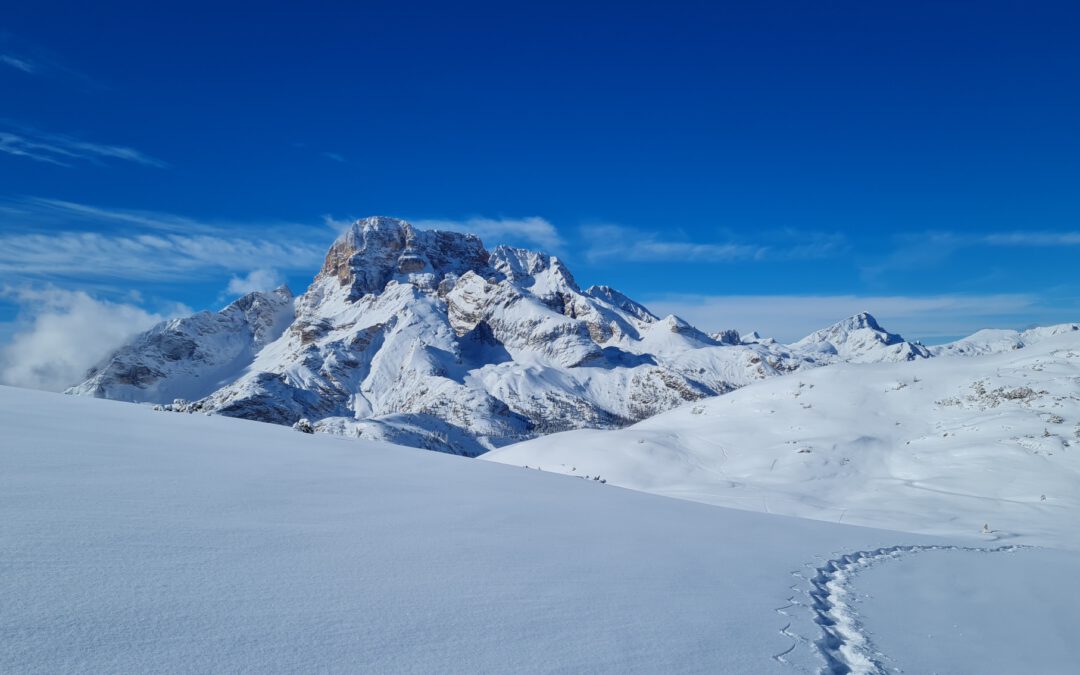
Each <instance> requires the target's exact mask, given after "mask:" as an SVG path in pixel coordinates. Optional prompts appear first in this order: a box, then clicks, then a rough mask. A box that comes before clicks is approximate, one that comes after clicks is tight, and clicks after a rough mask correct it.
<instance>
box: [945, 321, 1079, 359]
mask: <svg viewBox="0 0 1080 675" xmlns="http://www.w3.org/2000/svg"><path fill="white" fill-rule="evenodd" d="M1074 331H1080V324H1078V323H1061V324H1057V325H1055V326H1040V327H1038V328H1029V329H1028V330H1024V331H1016V330H1001V329H993V328H988V329H985V330H980V331H978V332H977V333H974V334H972V335H969V336H968V337H966V338H963V339H962V340H957V341H956V342H950V343H948V344H943V345H936V346H934V347H930V354H931V355H933V356H977V355H979V354H997V353H998V352H1007V351H1011V350H1013V349H1023V348H1024V347H1026V346H1027V345H1032V344H1036V343H1038V342H1040V341H1041V340H1045V339H1046V338H1049V337H1054V336H1055V335H1061V334H1062V333H1072V332H1074Z"/></svg>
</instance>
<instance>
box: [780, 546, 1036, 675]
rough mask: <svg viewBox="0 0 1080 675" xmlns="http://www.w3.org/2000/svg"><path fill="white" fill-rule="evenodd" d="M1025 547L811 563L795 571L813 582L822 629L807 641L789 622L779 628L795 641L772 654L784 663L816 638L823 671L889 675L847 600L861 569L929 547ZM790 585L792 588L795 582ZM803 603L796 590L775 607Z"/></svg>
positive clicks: (886, 552) (866, 554)
mask: <svg viewBox="0 0 1080 675" xmlns="http://www.w3.org/2000/svg"><path fill="white" fill-rule="evenodd" d="M1022 548H1025V547H1023V546H1015V545H1013V546H999V547H997V548H981V547H968V546H943V545H931V546H926V545H923V546H919V545H905V546H888V547H882V548H876V549H870V550H865V551H855V552H853V553H846V554H844V555H841V556H838V557H836V558H833V559H831V560H827V561H825V563H824V564H822V565H820V566H818V567H816V568H813V570H812V572H811V576H810V577H809V578H806V577H803V575H801V574H798V573H795V574H796V576H799V577H801V578H804V579H806V580H807V581H808V582H809V584H810V590H809V591H807V595H808V596H809V608H810V610H811V611H812V613H813V621H814V623H815V624H817V626H818V627H819V628H820V629H821V634H820V637H818V638H817V639H813V640H805V639H804V638H802V637H801V636H798V635H796V634H794V633H792V631H791V630H790V628H791V623H790V622H789V623H787V624H786V625H785V626H784V627H783V628H781V629H780V633H781V634H782V635H784V636H786V637H788V638H790V639H792V640H793V643H792V646H791V647H790V648H789V649H787V650H786V651H784V652H782V653H780V654H776V655H774V656H773V658H774V659H776V660H777V661H780V662H785V658H784V657H785V655H786V654H788V653H790V652H791V651H792V650H794V649H795V647H796V646H797V645H798V643H799V642H802V641H807V642H812V644H813V648H814V649H815V650H816V651H817V653H818V655H819V656H820V657H821V659H822V660H823V661H824V666H823V668H822V670H821V673H822V675H885V673H887V672H888V671H887V670H886V667H885V665H884V663H883V662H882V658H883V655H882V654H880V653H879V652H877V651H876V650H875V649H874V647H873V645H872V643H871V641H870V638H869V635H868V634H867V632H866V631H865V629H864V627H863V626H862V624H861V623H860V622H859V619H858V616H857V614H856V612H855V610H854V608H853V607H852V605H851V603H850V600H849V598H850V595H851V592H852V591H851V586H850V582H851V579H852V577H853V576H854V575H855V574H857V573H858V571H859V570H861V569H865V568H867V567H869V566H871V565H875V564H877V563H880V562H884V561H887V560H892V559H896V558H900V557H902V556H907V555H913V554H917V553H923V552H927V551H967V552H971V553H1003V552H1012V551H1017V550H1019V549H1022ZM792 588H793V590H794V589H795V588H797V586H793V587H792ZM802 604H803V603H801V602H799V601H798V599H797V597H796V596H795V595H793V596H792V597H791V598H789V600H788V604H787V605H784V606H783V607H779V608H777V609H776V612H777V613H778V614H781V615H783V616H785V617H786V616H789V615H788V613H787V610H788V609H790V608H791V607H794V606H798V605H802Z"/></svg>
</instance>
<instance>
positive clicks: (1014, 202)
mask: <svg viewBox="0 0 1080 675" xmlns="http://www.w3.org/2000/svg"><path fill="white" fill-rule="evenodd" d="M583 5H584V3H579V2H575V3H567V4H565V5H560V4H558V3H550V2H544V3H534V4H532V5H530V6H521V5H520V3H497V4H491V5H483V4H471V3H438V4H431V5H428V4H424V3H402V2H394V3H390V2H385V3H383V2H340V3H330V2H322V3H308V4H307V5H305V6H301V5H299V4H298V3H274V2H264V3H259V4H254V3H253V4H251V5H246V6H239V5H231V3H226V2H215V3H208V4H205V5H203V4H201V3H192V2H184V3H145V2H139V3H111V2H97V3H87V2H63V3H58V2H48V1H47V0H38V1H36V2H33V3H9V4H8V6H6V7H5V10H4V13H3V18H2V24H0V228H2V238H0V286H3V287H4V288H5V289H6V290H4V291H3V296H2V297H0V323H2V324H3V325H2V326H0V342H2V341H3V340H4V339H10V338H11V336H12V335H14V334H16V333H18V332H19V331H20V330H24V329H25V327H26V326H27V325H29V322H32V321H34V320H36V319H37V318H39V315H40V314H41V312H42V311H43V310H41V309H40V302H39V301H38V300H36V298H39V297H40V294H41V293H44V292H50V293H56V294H60V293H61V292H62V291H68V290H83V291H86V292H88V293H89V294H90V295H91V296H92V299H93V300H94V301H109V302H112V303H124V304H130V305H135V306H137V307H139V308H141V310H144V311H148V312H155V313H161V314H167V313H169V312H171V311H175V308H174V306H173V304H172V303H183V304H184V305H186V306H187V307H190V308H194V309H202V308H214V307H216V306H218V305H220V304H221V303H222V302H224V301H226V300H227V299H228V298H229V295H230V293H229V291H228V290H227V288H228V287H229V282H230V279H233V280H234V283H233V284H232V288H233V290H234V291H236V290H239V289H242V288H243V287H246V286H257V285H259V284H260V283H263V282H270V281H273V280H276V279H281V278H284V279H287V280H288V281H289V282H290V284H291V285H292V286H293V287H294V289H295V290H298V291H299V290H303V288H304V287H306V284H307V282H308V281H309V280H310V277H311V275H312V274H313V273H314V271H315V269H316V268H317V265H318V256H319V253H320V252H321V251H322V250H324V249H325V247H326V246H327V245H328V244H329V242H330V241H331V240H332V238H333V236H334V224H333V222H330V223H329V224H327V222H326V220H327V219H329V220H330V221H341V220H345V219H348V218H355V217H358V216H364V215H369V214H376V213H377V214H384V215H394V216H400V217H405V218H408V219H414V220H419V221H431V220H439V221H453V222H454V223H456V225H454V226H456V227H464V228H468V227H469V226H470V225H469V219H470V218H472V219H477V218H482V219H487V220H484V221H477V220H473V221H472V223H473V224H474V225H476V227H478V228H479V229H481V230H482V234H484V235H485V241H487V242H488V243H489V245H494V244H497V243H500V241H506V242H509V243H519V244H525V245H530V246H534V247H535V246H543V247H547V248H551V249H554V250H555V252H557V253H559V254H560V255H562V256H563V257H565V258H566V259H567V260H568V262H569V263H570V265H571V268H572V269H573V270H574V271H575V273H576V274H577V276H578V277H579V281H581V282H582V284H583V285H587V284H591V283H607V284H610V285H613V286H616V287H618V288H620V289H622V290H624V291H625V292H627V293H629V294H631V295H633V296H635V297H639V298H641V299H643V300H645V301H647V302H650V304H653V305H655V306H656V307H657V308H658V309H659V310H661V311H671V310H675V311H678V312H679V313H681V314H683V315H686V316H687V317H688V318H690V319H691V320H694V321H696V322H698V323H699V324H700V325H701V326H702V327H703V328H707V329H718V328H722V327H726V326H735V327H739V328H744V329H746V328H754V327H760V328H762V329H764V330H765V331H766V332H770V333H773V334H776V335H777V336H778V337H781V338H795V337H798V335H799V334H801V333H802V332H805V331H806V330H807V329H809V328H811V327H814V326H816V325H821V324H824V323H828V322H831V321H833V320H835V319H839V318H842V316H843V315H845V314H849V313H852V312H855V311H858V310H860V309H868V310H870V311H872V312H875V313H876V314H878V316H879V318H880V319H881V320H882V322H883V323H884V324H885V325H886V327H889V328H892V329H894V330H899V331H900V332H903V333H905V334H906V335H907V336H908V337H912V338H923V339H926V340H928V341H935V340H941V339H943V338H944V337H948V336H956V335H960V334H963V333H966V332H969V331H970V330H973V329H974V328H977V327H979V326H982V325H998V326H1002V327H1021V326H1024V325H1028V324H1031V323H1048V322H1060V321H1066V320H1077V319H1080V304H1078V302H1077V300H1076V298H1077V292H1078V291H1080V283H1078V282H1077V276H1078V275H1077V271H1076V268H1078V267H1080V266H1078V265H1077V264H1076V263H1077V260H1078V254H1080V191H1078V188H1080V40H1078V39H1077V36H1078V35H1080V3H1077V2H1075V1H1073V2H1061V3H1056V2H1038V3H1031V2H1023V3H1022V2H1008V3H1001V2H978V3H976V2H971V3H966V2H965V3H961V2H944V3H943V2H928V3H919V2H909V3H875V2H843V3H835V2H769V3H744V2H740V3H734V2H733V3H716V2H702V3H669V2H665V3H656V4H654V5H652V6H646V5H644V4H639V3H610V4H597V5H590V6H588V7H586V6H583ZM87 207H93V209H96V211H93V212H90V211H89V210H88V208H87ZM135 212H138V215H137V216H133V214H134V213H135ZM526 218H537V219H543V220H542V221H537V220H534V221H531V222H532V229H530V230H529V231H528V232H527V233H523V232H522V231H520V230H519V229H517V228H518V227H519V226H518V224H517V222H518V221H520V220H521V219H526ZM478 223H479V224H478ZM148 235H153V236H154V237H159V236H160V237H164V239H154V240H147V239H140V237H145V236H148ZM162 241H164V242H165V243H162ZM151 253H152V255H151ZM253 270H260V271H259V272H257V273H256V274H255V275H254V276H252V277H250V278H249V276H248V275H249V274H250V273H251V272H252V271H253ZM248 282H250V283H248ZM133 290H137V291H138V292H137V293H132V291H133ZM59 297H61V295H56V296H54V300H53V301H52V304H50V305H49V307H51V308H53V309H54V310H55V311H59V312H63V311H69V309H65V307H69V305H70V303H68V304H65V301H64V300H62V299H56V298H59ZM50 311H51V310H50ZM5 336H6V338H5Z"/></svg>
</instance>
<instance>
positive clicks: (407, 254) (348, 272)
mask: <svg viewBox="0 0 1080 675" xmlns="http://www.w3.org/2000/svg"><path fill="white" fill-rule="evenodd" d="M487 260H488V252H487V251H486V250H484V245H483V244H482V243H481V242H480V239H479V238H477V237H476V236H474V235H471V234H459V233H457V232H439V231H426V230H416V229H415V228H413V226H412V225H410V224H408V223H406V222H404V221H401V220H396V219H394V218H384V217H381V216H374V217H371V218H365V219H363V220H359V221H357V222H356V223H354V224H353V225H352V227H350V228H349V229H348V230H347V231H346V232H345V233H344V234H343V235H341V236H340V237H338V239H337V241H335V242H334V244H333V245H332V246H331V247H330V251H329V252H328V253H327V254H326V262H325V263H324V264H323V267H322V270H321V271H320V272H319V276H318V277H316V279H317V280H318V279H325V278H328V277H333V278H336V279H337V280H338V283H339V284H340V285H341V286H342V287H344V288H348V289H349V297H350V298H351V299H354V300H355V299H357V298H359V297H361V296H363V295H365V294H368V293H376V294H377V293H380V292H382V290H383V288H385V287H386V284H387V282H389V281H390V280H391V279H394V280H397V281H399V282H408V283H413V284H416V285H419V286H422V287H425V288H431V287H434V285H435V284H437V283H438V281H439V280H441V279H443V278H444V277H445V276H446V275H447V274H462V273H464V272H466V271H468V270H472V269H485V268H486V267H487Z"/></svg>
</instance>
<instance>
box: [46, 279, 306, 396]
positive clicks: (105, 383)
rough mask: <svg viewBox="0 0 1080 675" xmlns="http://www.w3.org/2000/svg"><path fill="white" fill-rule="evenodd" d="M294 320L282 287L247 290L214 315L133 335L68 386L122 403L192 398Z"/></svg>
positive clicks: (228, 377)
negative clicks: (79, 380)
mask: <svg viewBox="0 0 1080 675" xmlns="http://www.w3.org/2000/svg"><path fill="white" fill-rule="evenodd" d="M292 318H293V295H292V292H291V291H290V290H289V289H288V288H287V287H285V286H282V287H281V288H279V289H277V290H275V291H272V292H270V293H259V292H255V293H248V294H247V295H245V296H243V297H242V298H240V299H239V300H237V301H236V302H233V303H232V304H230V305H229V306H228V307H226V308H224V309H223V310H221V311H220V312H217V313H216V314H212V313H210V312H199V313H198V314H195V315H193V316H189V317H186V318H182V319H170V320H168V321H163V322H162V323H159V324H158V325H156V326H154V327H153V328H151V329H150V330H148V331H146V332H145V333H142V334H140V335H137V336H136V337H135V338H133V339H132V341H131V342H130V343H128V344H127V345H124V346H123V347H121V348H120V349H118V350H117V351H116V352H114V353H113V354H111V355H110V356H109V357H108V358H106V359H105V361H103V362H102V363H101V364H99V365H98V366H96V367H94V368H93V369H91V370H90V372H89V373H87V380H86V381H85V382H83V383H82V384H79V385H78V386H75V387H72V388H71V389H69V390H68V393H69V394H82V395H88V396H96V397H98V398H110V399H117V400H120V401H148V402H151V403H171V402H172V401H173V400H174V399H177V398H182V399H195V398H202V397H203V396H206V395H207V394H210V393H211V392H213V391H214V390H216V389H217V388H219V387H221V386H223V385H224V384H227V383H228V382H232V381H233V380H235V379H236V378H237V377H238V376H239V375H240V373H242V372H243V371H244V369H245V368H247V367H248V366H249V365H250V364H251V361H252V359H254V358H255V354H257V353H258V352H259V350H261V349H262V348H263V347H265V346H266V345H267V344H269V343H270V342H273V341H274V340H276V339H277V338H278V336H280V335H281V333H282V332H283V331H284V330H285V328H286V327H287V326H288V325H289V323H290V322H291V321H292Z"/></svg>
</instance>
